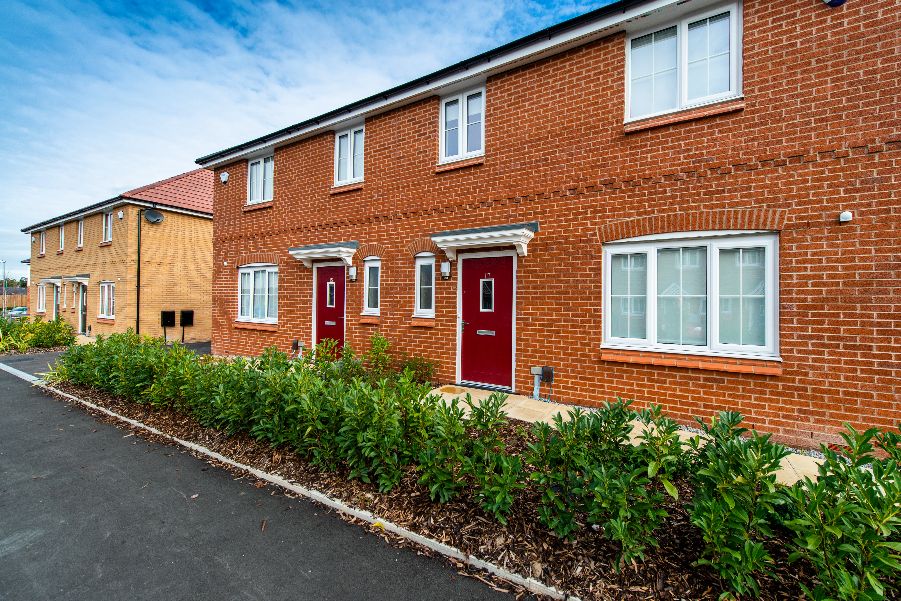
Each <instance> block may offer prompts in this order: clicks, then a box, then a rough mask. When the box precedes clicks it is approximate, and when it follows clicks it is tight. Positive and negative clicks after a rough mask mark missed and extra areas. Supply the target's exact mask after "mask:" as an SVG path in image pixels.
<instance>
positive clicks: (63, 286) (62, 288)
mask: <svg viewBox="0 0 901 601" xmlns="http://www.w3.org/2000/svg"><path fill="white" fill-rule="evenodd" d="M59 295H60V298H61V300H62V305H63V309H65V308H66V284H65V282H64V283H63V284H61V285H60V287H59Z"/></svg>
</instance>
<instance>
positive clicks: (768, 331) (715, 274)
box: [604, 234, 778, 358]
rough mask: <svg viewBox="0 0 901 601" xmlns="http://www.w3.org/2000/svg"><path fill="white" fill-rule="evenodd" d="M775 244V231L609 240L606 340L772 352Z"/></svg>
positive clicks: (701, 350) (676, 348)
mask: <svg viewBox="0 0 901 601" xmlns="http://www.w3.org/2000/svg"><path fill="white" fill-rule="evenodd" d="M776 248H777V237H776V235H775V234H741V235H718V236H703V235H701V236H697V235H686V237H685V238H683V239H678V238H673V237H657V238H649V239H648V238H643V239H640V240H636V241H626V242H617V243H612V244H608V245H606V246H605V248H604V274H605V276H604V278H605V279H604V324H605V325H604V342H605V345H606V346H611V347H626V348H634V349H639V350H658V351H669V352H689V353H696V354H711V355H736V356H751V357H763V358H766V357H775V356H776V355H777V349H778V344H777V333H778V329H777V307H778V305H777V291H776V285H777V281H778V277H777V262H776Z"/></svg>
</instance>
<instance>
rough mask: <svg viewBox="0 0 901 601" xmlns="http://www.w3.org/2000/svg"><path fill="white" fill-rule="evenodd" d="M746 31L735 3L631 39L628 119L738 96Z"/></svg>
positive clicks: (628, 76) (628, 58)
mask: <svg viewBox="0 0 901 601" xmlns="http://www.w3.org/2000/svg"><path fill="white" fill-rule="evenodd" d="M740 31H741V29H740V13H739V9H738V5H735V4H732V5H727V6H724V7H720V8H719V9H716V10H712V11H709V12H706V13H703V14H699V15H695V16H692V17H689V18H686V19H682V20H681V21H679V22H678V23H672V24H670V25H668V26H665V27H660V28H658V29H656V30H655V31H652V32H648V33H643V34H641V35H638V36H634V37H632V38H630V39H629V40H628V42H627V47H626V54H627V63H626V64H627V69H628V75H627V77H626V82H627V86H628V93H627V104H626V106H627V109H626V118H627V120H628V119H643V118H646V117H652V116H655V115H660V114H664V113H667V112H671V111H677V110H680V109H683V108H689V107H692V106H697V105H702V104H707V103H710V102H715V101H718V100H723V99H727V98H732V97H737V96H738V95H739V94H740V93H741V82H740V74H741V67H740V56H741V55H740V52H741V48H740V44H739V37H740Z"/></svg>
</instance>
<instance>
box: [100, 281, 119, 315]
mask: <svg viewBox="0 0 901 601" xmlns="http://www.w3.org/2000/svg"><path fill="white" fill-rule="evenodd" d="M99 306H100V314H99V315H98V316H97V317H102V318H104V319H114V318H115V317H116V285H115V284H114V283H113V282H100V305H99Z"/></svg>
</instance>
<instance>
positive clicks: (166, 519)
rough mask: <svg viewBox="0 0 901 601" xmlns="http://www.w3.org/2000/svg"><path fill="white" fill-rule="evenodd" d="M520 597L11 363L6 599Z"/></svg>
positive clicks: (0, 467) (4, 470)
mask: <svg viewBox="0 0 901 601" xmlns="http://www.w3.org/2000/svg"><path fill="white" fill-rule="evenodd" d="M13 359H14V360H13ZM48 359H50V357H49V356H46V355H45V356H42V358H41V359H38V358H37V357H35V356H33V355H32V356H18V357H15V358H12V357H4V358H3V362H4V363H7V364H12V363H17V365H16V367H17V368H18V369H22V370H23V371H25V370H26V369H27V370H29V371H32V372H34V371H36V370H39V369H42V368H40V365H41V363H43V364H45V365H46V363H47V360H48ZM507 598H509V597H508V596H506V595H502V594H500V593H497V592H495V591H493V590H491V589H490V588H488V587H487V586H485V585H484V584H482V583H481V582H479V581H477V580H474V579H470V578H465V577H462V576H460V575H458V574H457V573H456V572H455V571H454V570H453V569H452V568H451V567H450V566H449V565H448V564H447V563H445V562H444V561H442V560H440V559H433V558H427V557H423V556H420V555H417V554H416V552H415V551H411V550H406V549H395V548H393V547H391V546H390V545H388V544H387V543H385V542H384V541H383V540H382V539H381V538H379V537H377V536H373V535H371V534H369V533H367V532H366V531H364V530H363V529H362V528H360V527H357V526H352V525H350V524H347V523H345V522H343V521H342V520H340V519H339V518H338V517H336V516H335V515H333V514H330V513H327V512H326V511H324V510H323V509H322V508H321V507H318V506H316V505H314V504H312V503H309V502H306V501H303V500H296V499H290V498H288V497H285V496H284V495H283V494H281V493H280V492H276V491H273V490H271V489H269V488H264V489H257V488H255V487H253V486H251V485H250V484H249V483H248V482H247V481H237V480H234V479H233V476H232V475H231V474H229V473H228V472H226V471H224V470H221V469H218V468H214V467H211V466H210V465H209V464H207V463H205V462H203V461H200V460H198V459H195V458H194V457H192V456H190V455H188V454H185V453H182V452H181V451H179V450H178V449H176V448H174V447H169V446H164V445H159V444H156V443H151V442H147V441H145V440H143V439H140V438H138V437H135V436H131V435H129V434H127V433H126V432H125V431H124V430H120V429H118V428H116V427H114V426H110V425H106V424H102V423H99V422H97V421H96V420H95V419H94V418H93V417H91V416H90V415H87V414H86V413H83V412H82V411H80V410H78V409H74V408H71V407H69V406H67V405H66V404H64V403H61V402H59V401H57V400H55V399H52V398H50V397H48V396H45V395H44V394H42V393H41V392H40V391H38V390H36V389H34V388H33V387H31V386H30V385H29V384H28V383H26V382H24V381H22V380H20V379H18V378H16V377H14V376H12V375H10V374H7V373H3V372H0V599H2V600H3V601H19V600H22V601H25V600H28V601H39V600H43V599H53V600H69V599H71V600H78V601H82V600H92V599H104V600H105V599H138V600H143V599H147V600H159V599H215V600H225V599H292V600H307V599H309V600H317V601H318V600H344V599H346V600H353V601H358V600H359V601H366V600H373V601H374V600H379V601H381V600H384V599H415V600H428V599H434V600H436V601H437V600H442V601H443V600H446V599H472V600H475V599H507Z"/></svg>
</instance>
